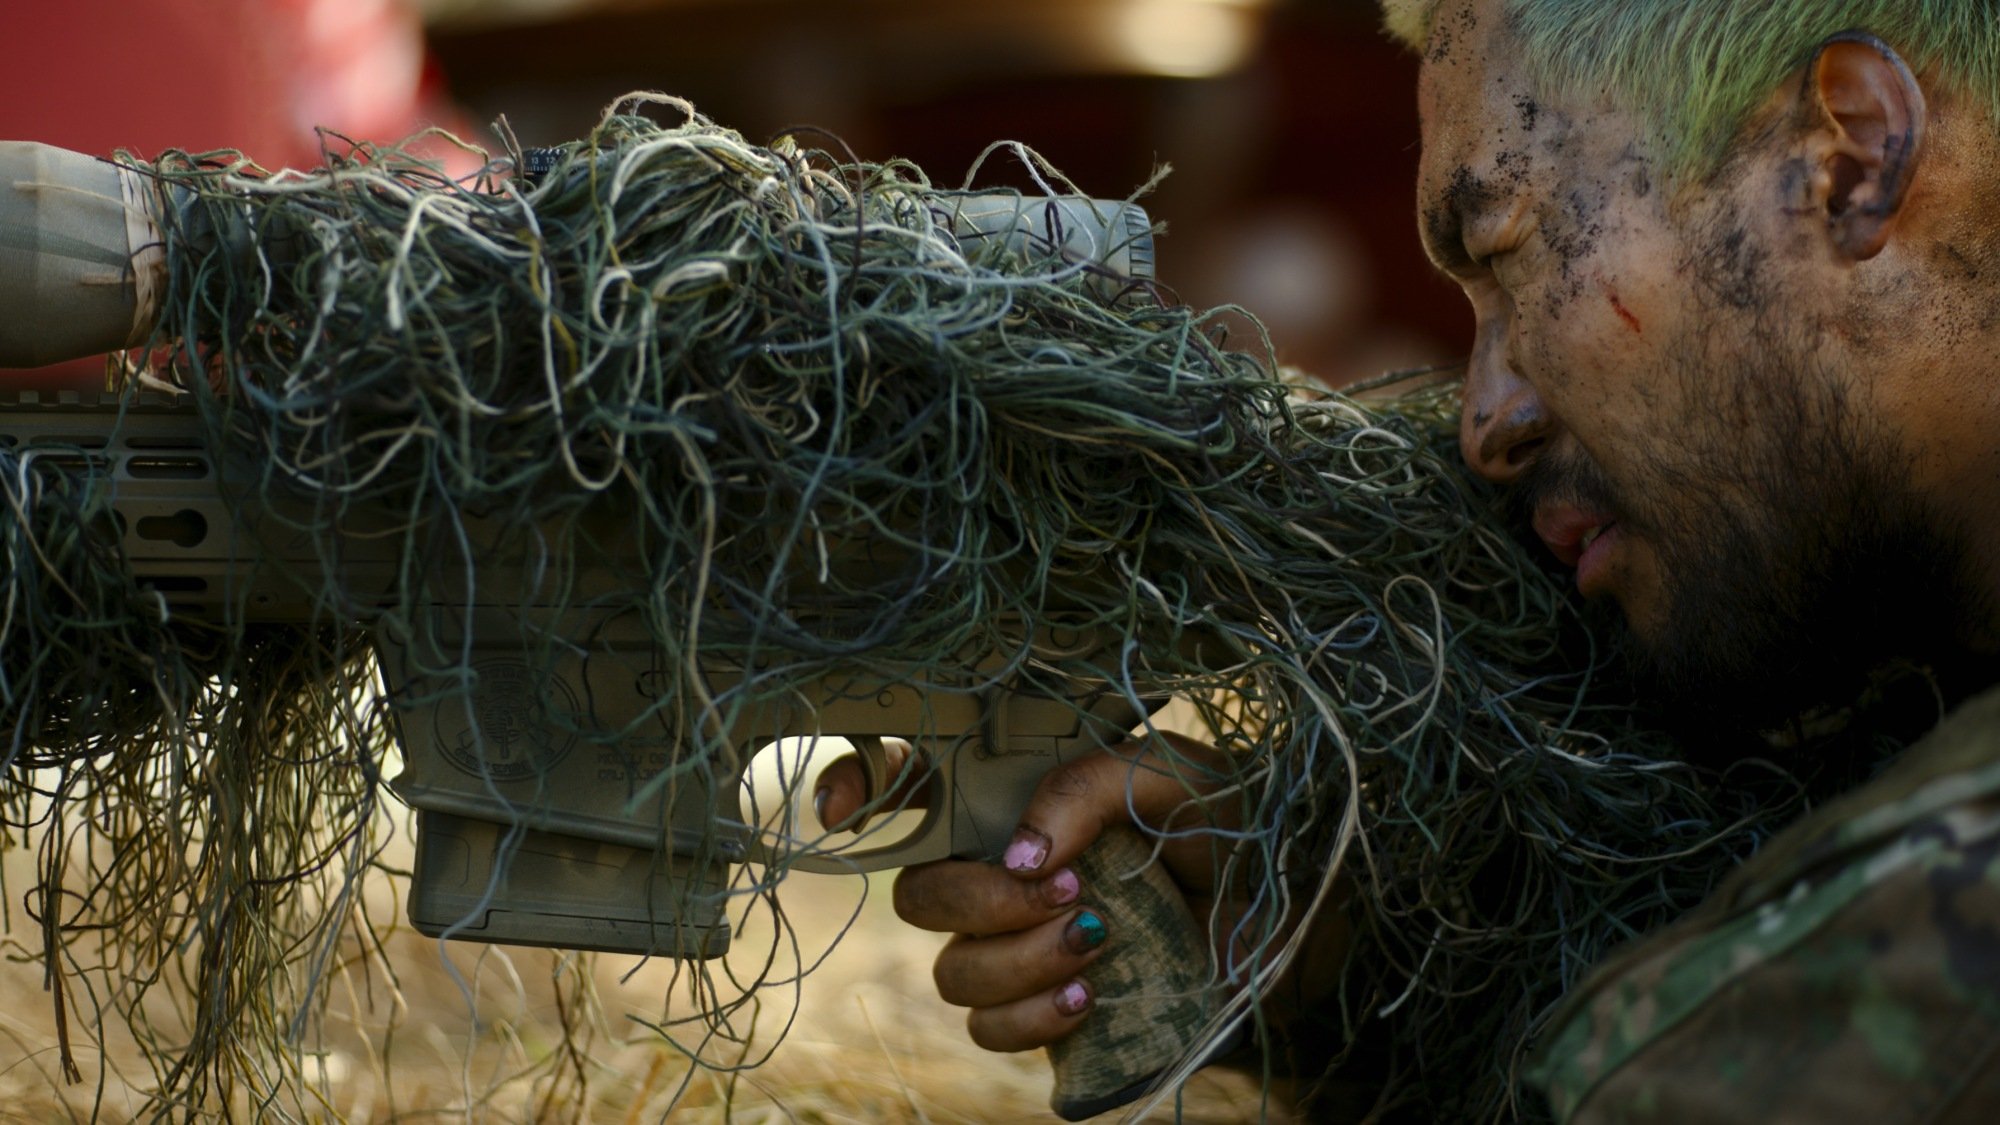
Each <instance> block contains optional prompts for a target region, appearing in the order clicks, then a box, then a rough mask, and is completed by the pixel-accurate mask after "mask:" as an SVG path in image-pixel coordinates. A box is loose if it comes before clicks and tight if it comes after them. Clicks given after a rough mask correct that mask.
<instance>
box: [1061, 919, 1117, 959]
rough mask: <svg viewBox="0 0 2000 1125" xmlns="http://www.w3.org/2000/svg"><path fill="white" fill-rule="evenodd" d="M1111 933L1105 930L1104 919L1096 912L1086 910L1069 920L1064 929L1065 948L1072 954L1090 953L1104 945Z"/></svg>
mask: <svg viewBox="0 0 2000 1125" xmlns="http://www.w3.org/2000/svg"><path fill="white" fill-rule="evenodd" d="M1109 936H1110V931H1108V930H1106V929H1105V928H1104V919H1102V918H1099V917H1098V916H1097V914H1096V912H1094V911H1090V910H1086V911H1084V912H1083V913H1081V914H1078V915H1077V916H1076V917H1074V918H1071V919H1070V920H1069V925H1067V926H1064V927H1063V947H1064V948H1065V949H1068V950H1069V951H1070V952H1071V953H1088V952H1090V951H1091V950H1093V949H1096V948H1097V947H1098V946H1100V945H1103V944H1104V939H1105V938H1107V937H1109Z"/></svg>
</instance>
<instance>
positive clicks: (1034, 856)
mask: <svg viewBox="0 0 2000 1125" xmlns="http://www.w3.org/2000/svg"><path fill="white" fill-rule="evenodd" d="M1048 858H1049V838H1048V837H1047V836H1044V835H1042V834H1041V833H1040V832H1037V831H1035V830H1034V829H1032V828H1021V829H1016V830H1015V832H1014V842H1013V843H1011V844H1008V845H1007V854H1006V855H1005V856H1003V857H1002V858H1001V862H1002V863H1005V864H1006V865H1007V870H1009V871H1033V870H1035V869H1036V868H1038V867H1040V866H1041V865H1042V864H1044V863H1046V862H1048Z"/></svg>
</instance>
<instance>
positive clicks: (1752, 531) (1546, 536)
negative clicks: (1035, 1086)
mask: <svg viewBox="0 0 2000 1125" xmlns="http://www.w3.org/2000/svg"><path fill="white" fill-rule="evenodd" d="M1386 10H1387V15H1388V18H1389V22H1390V26H1391V28H1392V30H1393V31H1394V32H1395V33H1396V34H1397V35H1398V36H1399V37H1400V38H1402V39H1403V40H1404V41H1405V42H1407V43H1408V44H1409V45H1410V46H1411V47H1412V48H1414V49H1416V50H1418V51H1419V52H1421V53H1422V56H1423V59H1424V63H1423V71H1422V77H1421V80H1420V84H1419V98H1420V104H1421V108H1422V115H1423V121H1424V155H1423V162H1422V170H1421V173H1420V182H1419V188H1418V192H1419V213H1420V219H1421V227H1422V234H1423V237H1424V240H1425V244H1426V246H1427V248H1428V251H1429V253H1430V255H1431V257H1432V258H1433V260H1434V261H1435V262H1436V264H1437V266H1438V267H1439V268H1440V269H1441V270H1443V271H1444V272H1445V273H1446V274H1448V275H1449V276H1450V277H1452V278H1453V279H1454V280H1456V281H1457V282H1458V283H1459V284H1460V285H1461V286H1462V287H1463V289H1464V290H1465V292H1466V294H1467V296H1468V297H1469V298H1470V299H1471V301H1472V304H1473V306H1474V309H1475V311H1476V314H1477V333H1476V339H1475V343H1474V346H1473V352H1472V355H1471V357H1470V360H1469V364H1468V368H1467V376H1466V384H1465V391H1464V407H1463V418H1462V428H1461V437H1462V444H1463V451H1464V456H1465V459H1466V461H1467V463H1468V464H1469V465H1470V466H1471V467H1472V469H1473V470H1474V471H1475V472H1477V473H1479V474H1480V475H1482V476H1484V477H1486V478H1488V479H1490V480H1493V481H1495V482H1498V483H1501V484H1504V485H1507V486H1509V487H1510V488H1511V489H1513V490H1514V491H1515V492H1516V493H1517V494H1518V496H1519V498H1520V500H1521V503H1522V506H1523V510H1524V511H1526V512H1528V513H1530V514H1531V518H1532V521H1533V524H1534V527H1535V530H1536V532H1537V533H1538V534H1539V535H1540V537H1541V538H1542V539H1543V540H1544V542H1546V543H1547V545H1548V548H1549V550H1550V551H1551V552H1553V554H1554V555H1555V556H1556V558H1558V559H1559V560H1561V561H1562V562H1563V563H1565V564H1568V565H1570V566H1573V567H1574V568H1575V570H1576V581H1577V585H1578V587H1579V589H1580V591H1581V592H1582V594H1583V595H1585V596H1586V597H1591V598H1603V599H1611V600H1613V601H1615V602H1616V603H1617V604H1618V606H1619V607H1620V608H1621V609H1622V610H1623V614H1624V617H1625V619H1626V621H1627V624H1628V626H1629V628H1630V631H1631V633H1632V637H1633V640H1634V642H1635V644H1634V648H1635V649H1636V650H1637V651H1638V652H1639V653H1640V654H1641V659H1642V660H1643V662H1644V664H1645V665H1646V666H1647V669H1648V670H1649V672H1650V677H1651V680H1652V682H1653V683H1654V684H1655V686H1656V690H1657V691H1658V692H1659V694H1660V696H1661V697H1662V698H1663V699H1666V700H1669V701H1673V702H1674V704H1675V705H1677V706H1683V707H1685V708H1689V709H1694V708H1698V709H1699V711H1700V713H1701V715H1703V716H1704V719H1703V721H1706V722H1708V723H1712V724H1730V725H1732V726H1738V727H1741V726H1746V725H1748V726H1755V725H1756V724H1758V723H1760V722H1767V721H1770V720H1772V719H1774V718H1776V717H1779V716H1783V715H1788V714H1796V713H1798V712H1799V711H1800V710H1801V709H1804V708H1809V707H1812V706H1814V705H1817V704H1823V703H1825V702H1827V701H1828V700H1838V699H1841V698H1851V697H1852V695H1853V693H1854V691H1855V690H1856V688H1857V686H1858V685H1859V684H1860V683H1861V681H1862V678H1863V677H1864V676H1865V675H1866V674H1867V673H1868V672H1869V671H1870V670H1872V669H1874V668H1877V667H1878V666H1880V665H1881V664H1882V663H1884V662H1885V661H1887V660H1889V659H1892V658H1904V659H1913V660H1921V661H1929V662H1942V663H1947V664H1948V663H1951V662H1954V661H1965V660H1969V659H1972V658H1974V657H1977V656H1981V655H1990V654H1991V653H1992V652H1993V651H1994V650H1995V649H1996V647H2000V597H1996V595H2000V519H1996V518H1995V515H1996V513H2000V503H1996V500H2000V438H1996V437H1995V435H1996V434H2000V369H1996V360H1995V359H1994V357H1995V356H1996V355H2000V189H1996V187H1995V186H1994V185H1995V184H2000V125H1996V121H2000V10H1996V9H1995V6H1994V4H1993V3H1992V2H1991V0H1921V2H1920V0H1768V2H1763V3H1755V4H1751V3H1736V4H1729V3H1715V2H1713V0H1620V2H1617V3H1578V2H1576V0H1386ZM1133 776H1134V775H1133V774H1132V773H1131V772H1130V771H1129V770H1128V769H1127V768H1126V767H1125V766H1124V765H1122V764H1121V763H1118V762H1116V761H1115V760H1112V759H1109V758H1107V759H1106V762H1105V767H1104V768H1103V769H1093V768H1092V767H1090V766H1084V767H1081V768H1076V769H1071V770H1067V771H1063V772H1061V773H1058V774H1056V775H1053V776H1052V778H1051V782H1050V783H1049V784H1048V785H1046V786H1045V787H1044V789H1043V792H1042V794H1041V796H1040V797H1039V798H1038V799H1037V801H1036V802H1035V804H1034V805H1033V806H1031V808H1030V809H1029V811H1028V813H1027V815H1026V816H1025V818H1024V823H1023V829H1022V834H1021V836H1020V838H1019V840H1018V841H1017V845H1016V848H1015V849H1012V850H1010V851H1009V853H1008V857H1007V862H1006V864H1005V867H1004V868H998V867H983V866H981V865H976V864H957V863H953V864H940V865H934V866H931V867H927V868H920V869H913V870H911V871H909V872H906V873H905V875H904V877H903V878H902V879H901V881H900V882H899V885H898V888H897V907H898V909H899V910H900V911H901V912H902V913H903V915H904V916H905V917H906V918H907V919H909V920H910V921H911V922H913V923H915V924H917V925H920V926H924V927H927V928H931V929H937V930H944V931H952V932H957V933H960V934H982V935H988V936H985V937H981V938H978V939H970V938H961V939H959V940H956V941H954V942H953V943H952V944H951V945H949V946H948V947H947V948H946V950H945V952H944V953H943V954H942V956H941V957H940V959H939V962H938V971H937V978H938V982H939V986H940V989H941V991H943V993H944V994H945V996H946V998H947V999H949V1000H952V1001H954V1002H957V1003H962V1004H965V1005H966V1006H968V1007H971V1008H972V1009H974V1010H973V1014H972V1018H971V1028H972V1033H973V1037H974V1038H975V1040H977V1041H978V1042H980V1043H981V1044H982V1045H985V1046H988V1047H992V1048H996V1049H1020V1048H1024V1047H1031V1046H1036V1045H1040V1044H1043V1043H1047V1042H1050V1041H1052V1040H1053V1039H1055V1038H1057V1037H1059V1036H1061V1035H1064V1034H1066V1033H1068V1032H1069V1031H1070V1030H1071V1029H1073V1028H1074V1027H1076V1026H1078V1024H1079V1023H1080V1022H1081V1021H1083V1020H1086V1019H1087V1018H1088V1012H1089V1007H1090V1003H1091V999H1092V998H1091V996H1090V994H1089V990H1088V987H1087V985H1085V984H1084V983H1083V982H1084V980H1085V974H1084V971H1083V970H1084V968H1085V967H1086V966H1087V964H1088V961H1089V959H1090V957H1091V956H1093V955H1094V949H1095V947H1096V946H1095V943H1094V942H1091V943H1086V942H1085V941H1084V940H1082V937H1081V936H1079V935H1065V934H1064V933H1063V932H1062V924H1063V923H1064V922H1065V920H1066V918H1067V917H1068V912H1067V911H1065V910H1064V909H1063V907H1064V905H1065V904H1066V903H1067V902H1068V901H1069V897H1073V895H1074V888H1073V887H1072V886H1070V883H1073V881H1074V880H1070V881H1069V882H1064V881H1063V879H1062V873H1063V870H1064V868H1063V865H1064V864H1065V863H1066V862H1067V861H1068V860H1070V859H1071V858H1073V857H1074V856H1076V855H1077V854H1078V853H1079V852H1080V851H1082V850H1083V849H1084V848H1085V847H1086V846H1087V845H1088V844H1089V842H1090V840H1091V839H1092V838H1094V836H1095V835H1096V833H1097V832H1098V831H1099V829H1100V826H1101V825H1103V824H1105V823H1109V822H1115V821H1116V820H1118V819H1122V818H1124V817H1125V816H1126V815H1127V811H1126V810H1127V808H1128V804H1127V794H1126V783H1127V781H1128V780H1130V779H1131V778H1132V777H1133ZM1138 776H1140V777H1143V776H1144V775H1143V774H1141V775H1138ZM1181 796H1182V794H1181V791H1180V790H1179V788H1178V787H1177V786H1169V787H1166V789H1165V790H1164V791H1163V792H1161V793H1157V794H1154V793H1149V792H1146V791H1145V788H1144V786H1143V785H1142V786H1141V787H1140V789H1139V790H1138V791H1136V792H1134V793H1133V794H1132V795H1131V804H1130V806H1129V807H1130V808H1132V809H1133V810H1135V811H1136V812H1137V813H1138V814H1139V815H1140V816H1141V817H1142V818H1144V817H1147V816H1154V815H1162V814H1164V812H1165V811H1166V809H1167V808H1170V807H1171V806H1172V805H1173V804H1174V803H1176V802H1178V801H1179V800H1180V798H1181ZM1205 857H1206V852H1205V851H1204V852H1202V853H1201V854H1200V855H1199V856H1192V855H1191V856H1186V857H1179V856H1174V855H1171V854H1170V855H1169V856H1167V857H1166V858H1167V860H1168V862H1169V864H1170V865H1174V866H1175V869H1176V871H1177V873H1178V874H1179V876H1180V877H1181V879H1182V881H1183V883H1184V885H1185V886H1186V887H1187V888H1188V889H1189V892H1190V894H1192V895H1200V894H1203V893H1204V892H1205V891H1206V890H1207V889H1208V888H1209V887H1210V886H1211V885H1212V882H1213V877H1212V874H1211V873H1209V872H1208V871H1207V870H1206V869H1205V868H1204V866H1203V863H1204V862H1205ZM1066 896H1068V897H1066ZM995 935H997V936H995ZM1089 936H1092V937H1096V936H1097V935H1089ZM1117 936H1118V935H1117V934H1116V933H1111V934H1109V935H1108V937H1107V938H1105V939H1104V940H1108V941H1113V942H1115V941H1116V940H1117ZM1072 939H1074V940H1072ZM1337 945H1338V941H1337V938H1330V939H1329V940H1327V941H1325V942H1323V943H1322V946H1321V948H1322V953H1323V958H1324V957H1329V956H1330V955H1331V949H1332V948H1334V947H1337ZM1323 963H1324V960H1322V964H1323ZM1310 979H1311V974H1310V973H1308V980H1309V981H1310ZM1307 992H1308V993H1309V992H1310V987H1308V988H1307ZM1548 1028H1549V1030H1548V1032H1547V1033H1546V1034H1545V1035H1544V1036H1543V1037H1542V1040H1541V1043H1540V1045H1539V1063H1538V1065H1537V1066H1536V1067H1535V1068H1534V1079H1533V1081H1535V1083H1536V1084H1537V1085H1539V1086H1540V1087H1541V1088H1543V1089H1544V1090H1545V1091H1546V1092H1547V1093H1548V1095H1549V1097H1550V1099H1551V1102H1552V1104H1553V1106H1554V1108H1555V1110H1556V1113H1557V1115H1558V1116H1559V1117H1560V1118H1562V1119H1564V1120H1568V1121H1589V1122H1627V1121H1633V1122H1636V1121H1660V1122H1681V1121H1702V1122H1715V1121H1745V1122H1751V1121H1755V1122H1773V1121H1848V1120H1867V1121H1926V1122H1940V1121H1954V1122H1957V1121H1965V1122H1971V1121H1987V1120H1994V1119H2000V1117H1996V1115H2000V693H1994V694H1987V695H1983V696H1978V697H1976V698H1974V699H1972V700H1971V701H1970V702H1968V703H1965V704H1964V705H1963V706H1961V707H1960V708H1959V709H1958V710H1957V712H1956V713H1955V714H1954V715H1952V716H1951V717H1950V718H1949V719H1947V720H1946V721H1945V722H1944V723H1943V724H1942V725H1941V726H1940V727H1939V728H1938V729H1937V730H1936V731H1935V732H1933V733H1932V734H1931V735H1930V736H1929V737H1928V738H1926V739H1925V740H1923V741H1922V742H1921V743H1919V744H1918V745H1917V746H1915V747H1914V748H1912V749H1911V750H1909V751H1907V752H1906V753H1905V754H1904V755H1903V756H1902V757H1901V759H1899V761H1898V762H1897V763H1896V764H1895V765H1894V766H1893V767H1892V768H1891V769H1890V770H1889V771H1888V772H1887V773H1886V774H1885V775H1884V776H1882V777H1881V778H1880V779H1878V780H1877V781H1875V782H1873V783H1871V784H1869V785H1867V786H1865V787H1863V788H1861V789H1858V790H1856V791H1854V792H1852V793H1851V794H1849V795H1848V796H1847V797H1846V798H1844V799H1843V800H1842V801H1841V802H1839V803H1837V804H1835V805H1832V806H1828V807H1825V808H1822V809H1821V810H1819V811H1817V812H1816V813H1814V814H1813V815H1811V816H1809V817H1807V818H1806V819H1805V820H1804V821H1803V822H1801V823H1799V824H1797V825H1795V826H1793V827H1792V828H1791V829H1790V830H1789V832H1788V833H1786V834H1785V835H1783V836H1781V837H1779V838H1778V839H1777V840H1775V841H1773V842H1772V843H1771V844H1770V845H1768V846H1767V847H1766V848H1765V849H1764V850H1763V851H1762V852H1761V853H1760V854H1759V855H1758V856H1757V857H1756V858H1755V859H1754V860H1752V861H1751V862H1750V863H1749V864H1747V865H1746V866H1745V867H1744V868H1742V869H1741V870H1740V871H1739V872H1737V873H1736V876H1735V877H1734V878H1733V880H1732V881H1731V882H1730V883H1729V884H1728V885H1727V886H1726V887H1724V889H1723V890H1722V891H1721V892H1720V893H1718V894H1717V895H1716V896H1715V897H1714V898H1713V899H1712V900H1711V901H1709V902H1708V903H1707V904H1705V905H1704V906H1703V907H1702V908H1700V909H1699V910H1697V911H1696V912H1694V914H1692V915H1691V916H1689V917H1687V918H1686V919H1684V920H1683V921H1682V922H1681V923H1680V924H1678V925H1676V926H1674V927H1671V928H1670V929H1669V930H1668V931H1666V932H1664V933H1660V934H1655V935H1652V936H1650V937H1648V938H1646V939H1644V940H1642V941H1641V942H1639V943H1637V944H1636V945H1634V946H1633V947H1631V948H1629V949H1628V950H1627V951H1626V952H1624V953H1623V954H1622V955H1620V956H1617V957H1615V958H1614V959H1613V960H1612V962H1611V963H1610V964H1608V965H1605V966H1603V967H1601V968H1600V970H1599V971H1598V973H1597V974H1596V975H1595V976H1594V977H1593V978H1592V979H1591V980H1590V981H1589V982H1588V983H1587V984H1586V985H1584V986H1583V987H1582V988H1580V989H1578V990H1577V991H1576V992H1575V994H1573V995H1572V996H1571V997H1570V999H1569V1002H1568V1004H1567V1005H1566V1007H1565V1009H1564V1010H1563V1011H1561V1012H1559V1013H1558V1014H1557V1015H1556V1016H1555V1017H1554V1018H1553V1020H1552V1021H1551V1022H1550V1023H1549V1025H1548Z"/></svg>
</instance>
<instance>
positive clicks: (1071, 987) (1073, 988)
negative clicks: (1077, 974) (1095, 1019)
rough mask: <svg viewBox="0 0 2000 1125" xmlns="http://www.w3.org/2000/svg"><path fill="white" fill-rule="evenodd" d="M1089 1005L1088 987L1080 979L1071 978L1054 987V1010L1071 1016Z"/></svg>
mask: <svg viewBox="0 0 2000 1125" xmlns="http://www.w3.org/2000/svg"><path fill="white" fill-rule="evenodd" d="M1088 1007H1090V989H1088V988H1086V987H1084V984H1083V982H1082V981H1080V980H1073V981H1071V982H1069V983H1068V984H1066V985H1063V986H1062V987H1061V988H1059V989H1056V1011H1058V1012H1061V1013H1062V1014H1063V1015H1066V1016H1073V1015H1076V1014H1078V1013H1079V1012H1082V1011H1083V1010H1084V1009H1085V1008H1088Z"/></svg>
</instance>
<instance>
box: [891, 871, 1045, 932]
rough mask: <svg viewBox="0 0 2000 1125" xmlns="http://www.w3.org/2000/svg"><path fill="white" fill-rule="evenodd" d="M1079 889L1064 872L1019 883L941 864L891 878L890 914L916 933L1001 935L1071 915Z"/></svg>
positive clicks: (993, 873) (994, 874)
mask: <svg viewBox="0 0 2000 1125" xmlns="http://www.w3.org/2000/svg"><path fill="white" fill-rule="evenodd" d="M1081 895H1082V884H1081V883H1080V882H1079V880H1078V879H1077V877H1076V873H1075V872H1074V871H1071V870H1070V869H1069V868H1067V867H1055V868H1051V869H1050V871H1049V873H1048V874H1047V875H1045V876H1043V877H1041V878H1038V879H1021V878H1018V877H1015V876H1012V875H1009V874H1007V873H1006V872H1004V871H1002V870H1000V869H999V868H998V867H995V866H993V865H992V864H990V863H980V862H977V861H975V860H960V859H946V860H939V861H938V862H936V863H925V864H919V865H917V866H915V867H906V868H904V869H903V870H902V871H901V872H900V873H899V874H898V875H897V876H896V886H895V905H896V914H897V916H899V917H901V918H902V919H903V921H905V922H908V923H909V924H910V925H912V926H915V927H917V928H918V929H920V930H932V931H935V932H938V933H950V934H1004V933H1012V932H1014V931H1015V930H1024V929H1027V928H1028V927H1030V926H1036V925H1040V924H1041V923H1043V922H1046V921H1048V920H1049V919H1051V918H1054V917H1055V916H1057V915H1058V914H1061V913H1063V912H1064V911H1067V910H1069V909H1071V908H1072V907H1073V906H1074V905H1075V903H1076V901H1077V899H1078V898H1079V897H1081Z"/></svg>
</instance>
